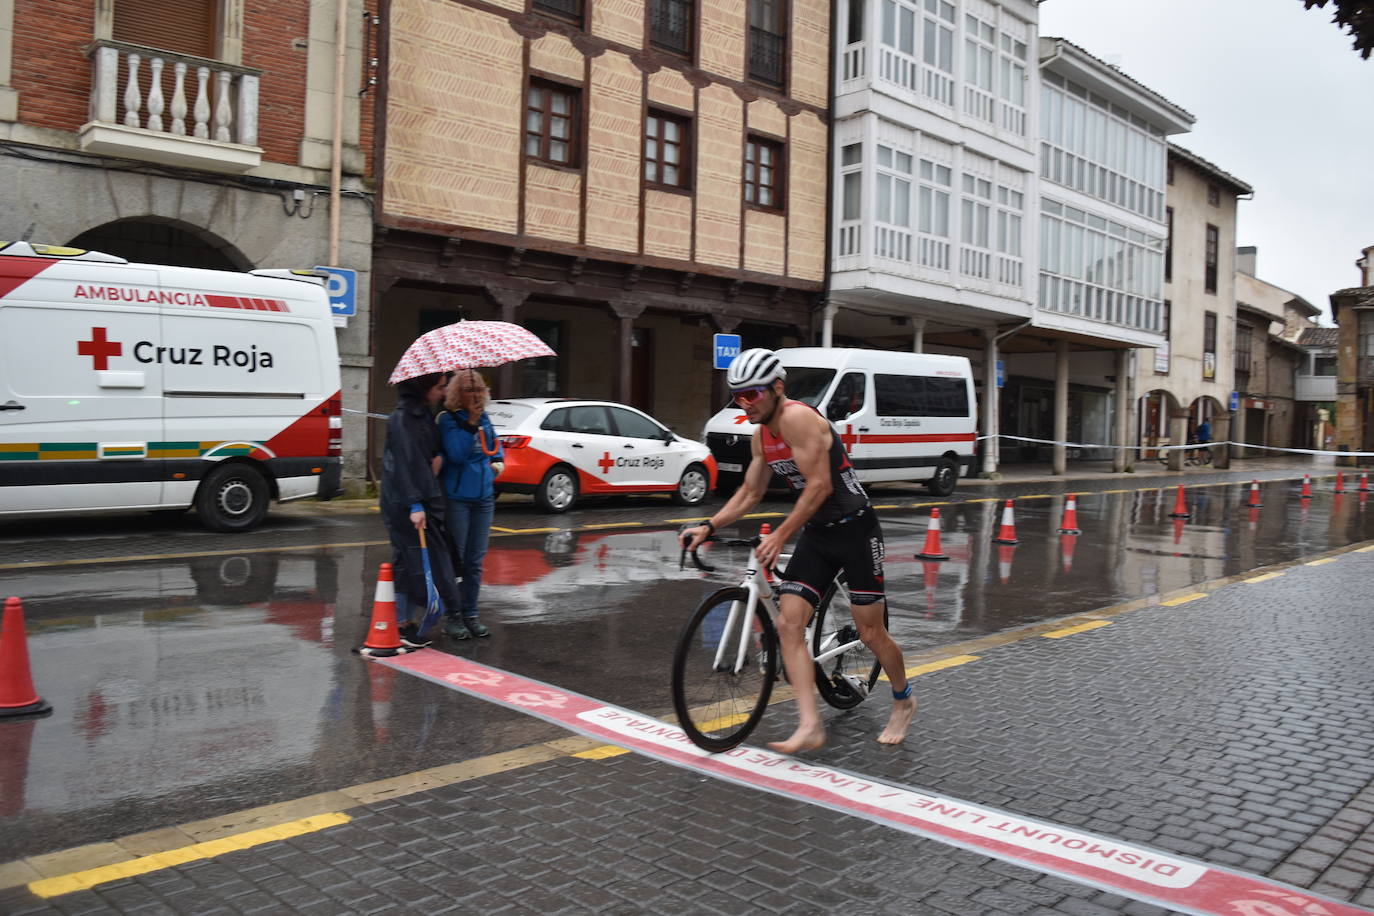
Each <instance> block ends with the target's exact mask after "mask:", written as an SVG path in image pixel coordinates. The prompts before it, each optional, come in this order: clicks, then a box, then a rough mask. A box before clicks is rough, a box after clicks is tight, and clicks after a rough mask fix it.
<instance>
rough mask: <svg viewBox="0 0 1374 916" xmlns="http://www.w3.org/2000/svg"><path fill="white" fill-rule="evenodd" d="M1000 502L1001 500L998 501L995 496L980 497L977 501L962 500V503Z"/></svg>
mask: <svg viewBox="0 0 1374 916" xmlns="http://www.w3.org/2000/svg"><path fill="white" fill-rule="evenodd" d="M1001 501H1002V500H1000V499H998V498H997V497H996V496H984V497H980V498H979V499H966V500H964V502H966V503H1000V502H1001Z"/></svg>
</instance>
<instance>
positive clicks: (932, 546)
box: [916, 509, 949, 560]
mask: <svg viewBox="0 0 1374 916" xmlns="http://www.w3.org/2000/svg"><path fill="white" fill-rule="evenodd" d="M916 558H917V559H918V560H948V559H949V555H948V554H946V553H945V552H944V551H943V550H942V549H940V510H939V509H931V510H930V522H929V523H928V524H927V525H926V543H925V546H924V547H922V548H921V552H920V553H918V554H916Z"/></svg>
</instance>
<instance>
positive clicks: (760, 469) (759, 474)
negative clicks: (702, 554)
mask: <svg viewBox="0 0 1374 916" xmlns="http://www.w3.org/2000/svg"><path fill="white" fill-rule="evenodd" d="M749 451H750V454H751V455H752V456H753V457H752V459H751V460H750V462H749V468H748V470H746V471H745V472H744V483H742V484H741V485H740V488H739V489H738V490H736V491H735V493H734V495H733V496H731V497H730V499H729V500H728V501H727V502H726V503H725V505H723V506H721V507H720V509H718V510H717V511H716V514H715V515H712V516H711V518H710V520H709V521H708V522H707V523H706V524H704V525H697V526H696V527H694V528H688V529H686V530H684V531H683V532H682V535H681V537H682V538H683V543H685V544H686V545H687V547H688V549H689V550H690V549H693V548H695V547H697V546H699V545H700V544H701V542H702V541H704V540H706V539H707V538H708V537H710V535H711V532H713V531H714V530H715V529H717V528H723V527H725V526H726V525H728V524H730V523H731V522H734V521H736V520H737V519H738V518H739V517H740V516H741V515H743V514H744V513H746V512H748V511H749V510H750V509H752V508H754V507H755V506H757V505H758V504H759V501H760V500H762V499H763V496H764V494H765V493H767V492H768V478H769V477H770V476H771V475H772V473H773V471H772V469H771V468H769V467H768V462H766V461H764V460H763V445H762V444H761V443H760V439H759V431H758V430H757V429H756V430H754V435H753V438H751V439H750V440H749ZM688 538H690V540H688Z"/></svg>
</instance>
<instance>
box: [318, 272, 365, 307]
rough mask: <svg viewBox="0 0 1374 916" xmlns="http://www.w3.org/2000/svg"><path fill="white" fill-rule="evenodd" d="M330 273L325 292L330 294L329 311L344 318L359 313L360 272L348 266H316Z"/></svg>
mask: <svg viewBox="0 0 1374 916" xmlns="http://www.w3.org/2000/svg"><path fill="white" fill-rule="evenodd" d="M315 269H316V270H318V271H320V272H322V273H327V274H329V280H328V281H326V283H325V286H324V288H325V292H327V293H328V294H329V311H330V312H332V313H333V314H335V315H338V316H340V317H344V318H351V317H353V316H354V315H356V314H358V272H357V271H356V270H349V269H348V268H347V267H316V268H315Z"/></svg>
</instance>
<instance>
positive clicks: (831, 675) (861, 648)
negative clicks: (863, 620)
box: [811, 584, 887, 709]
mask: <svg viewBox="0 0 1374 916" xmlns="http://www.w3.org/2000/svg"><path fill="white" fill-rule="evenodd" d="M848 597H849V596H848V594H847V593H846V592H844V591H841V590H840V589H837V588H836V587H835V585H833V584H832V585H831V586H830V588H829V589H828V590H827V591H826V593H825V597H824V598H822V599H821V603H820V606H819V607H818V608H816V617H815V620H814V621H813V623H812V627H811V655H812V656H813V657H815V656H818V655H820V654H821V653H823V652H826V651H829V649H830V648H832V647H834V646H840V645H844V644H846V643H849V642H854V641H855V640H857V639H858V638H859V628H858V627H857V626H856V625H855V623H854V620H853V618H852V617H851V616H850V614H849V608H848V607H847V606H845V605H846V602H847V600H848ZM837 604H838V605H839V607H836V605H837ZM883 626H884V627H886V626H887V604H886V602H884V604H883ZM882 673H883V666H882V665H881V664H879V662H878V659H877V657H876V656H875V655H874V654H873V652H872V650H870V649H869V648H868V646H865V645H864V644H863V643H858V644H857V645H855V646H854V648H852V649H849V650H848V651H845V652H841V653H840V654H839V655H836V656H834V657H832V658H828V659H826V660H825V661H823V662H816V689H817V690H819V691H820V693H821V699H823V700H825V702H827V703H829V704H830V705H831V706H833V707H835V708H836V709H852V708H854V707H855V706H858V705H859V704H860V703H862V702H863V701H864V700H865V699H867V698H868V694H869V693H870V692H871V691H872V690H873V685H874V684H876V683H877V682H878V676H879V675H881V674H882Z"/></svg>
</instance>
